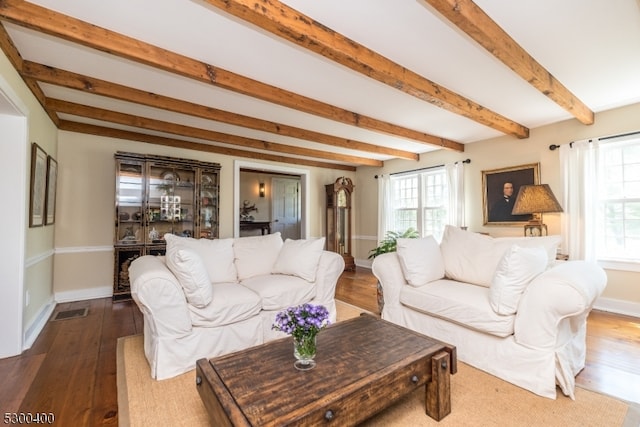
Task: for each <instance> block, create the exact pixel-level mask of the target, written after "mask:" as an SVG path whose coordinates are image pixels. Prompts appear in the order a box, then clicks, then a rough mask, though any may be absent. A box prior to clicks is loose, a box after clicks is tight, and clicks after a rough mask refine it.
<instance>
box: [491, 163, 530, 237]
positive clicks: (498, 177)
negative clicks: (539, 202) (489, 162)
mask: <svg viewBox="0 0 640 427" xmlns="http://www.w3.org/2000/svg"><path fill="white" fill-rule="evenodd" d="M509 184H510V186H511V189H509ZM534 184H535V185H537V184H540V163H529V164H526V165H519V166H512V167H507V168H501V169H492V170H486V171H482V208H483V224H484V225H519V226H522V224H526V223H527V222H528V221H529V220H530V219H531V215H513V214H511V209H513V204H514V203H515V201H516V197H517V196H518V190H519V189H520V187H521V186H522V185H534ZM509 193H510V194H509Z"/></svg>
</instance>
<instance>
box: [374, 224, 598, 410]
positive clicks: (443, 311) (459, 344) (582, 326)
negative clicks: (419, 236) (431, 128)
mask: <svg viewBox="0 0 640 427" xmlns="http://www.w3.org/2000/svg"><path fill="white" fill-rule="evenodd" d="M470 234H472V233H470ZM477 236H478V235H474V236H471V239H472V240H473V244H472V245H476V246H477V245H478V244H480V245H482V246H484V247H485V250H487V248H490V245H489V243H490V242H491V240H490V239H491V238H488V237H487V236H482V237H481V238H480V239H478V238H477ZM459 237H460V236H459ZM462 238H464V236H462ZM523 239H525V238H522V239H510V240H511V241H510V242H509V243H510V244H518V245H520V246H525V245H526V246H529V247H531V246H532V245H534V243H535V241H534V240H528V239H527V240H525V241H524V242H525V245H523V244H522V241H523ZM530 239H536V238H530ZM495 240H496V244H497V247H498V249H497V250H499V251H504V245H505V244H506V243H507V240H506V239H495ZM451 243H452V242H449V246H448V248H447V249H448V250H447V252H446V255H445V252H444V251H443V257H444V261H443V262H444V264H445V266H446V265H447V263H448V265H449V266H455V271H456V274H465V271H464V266H465V264H468V263H473V262H486V260H487V259H489V258H491V254H486V253H482V254H478V257H477V258H475V259H474V258H473V257H472V256H471V255H470V254H469V252H468V251H466V250H462V251H458V252H456V251H454V250H452V249H453V247H461V246H464V245H462V242H461V241H458V242H456V244H455V245H451ZM541 243H542V242H541ZM545 243H547V242H545ZM543 246H545V245H544V244H543ZM458 254H459V255H460V256H461V257H464V258H465V259H458V260H452V259H450V258H451V257H455V256H457V255H458ZM447 257H449V259H448V260H447V259H446V258H447ZM429 262H432V261H429ZM493 264H497V262H492V265H493ZM485 268H486V264H485V265H484V266H476V267H475V268H471V269H470V270H468V271H471V272H472V273H473V274H476V277H481V278H482V283H477V284H470V283H465V282H461V281H456V280H451V278H446V279H443V280H435V281H433V282H430V283H428V284H426V285H424V286H421V287H415V286H411V285H409V283H408V281H407V279H406V278H405V276H404V274H403V269H402V265H401V262H400V260H399V256H398V254H397V253H388V254H383V255H380V256H378V257H376V258H375V259H374V261H373V266H372V269H373V274H374V275H375V276H376V278H377V279H378V281H379V283H380V284H381V286H382V290H383V298H384V308H383V311H382V318H383V319H385V320H388V321H391V322H393V323H396V324H399V325H401V326H404V327H407V328H409V329H412V330H415V331H417V332H420V333H423V334H425V335H428V336H431V337H433V338H436V339H438V340H441V341H444V342H447V343H449V344H452V345H454V346H456V349H457V355H458V358H459V360H461V361H463V362H465V363H468V364H470V365H472V366H474V367H476V368H478V369H481V370H483V371H486V372H488V373H490V374H493V375H495V376H497V377H500V378H502V379H504V380H506V381H508V382H510V383H513V384H515V385H518V386H520V387H522V388H525V389H527V390H530V391H532V392H533V393H536V394H538V395H540V396H544V397H548V398H551V399H555V398H556V384H557V385H558V386H560V389H561V390H562V392H563V393H564V394H565V395H567V396H570V397H571V398H572V399H573V398H574V388H575V376H576V375H577V374H578V372H580V370H582V369H583V368H584V365H585V355H586V342H585V336H586V319H587V316H588V314H589V312H590V311H591V308H592V306H593V303H594V301H595V300H596V298H597V297H598V296H599V295H600V294H601V293H602V291H603V290H604V288H605V286H606V281H607V279H606V275H605V273H604V270H602V268H600V267H599V266H597V264H595V263H590V262H585V261H566V262H561V263H557V264H554V265H553V266H552V267H550V268H549V269H547V270H546V271H544V272H542V273H541V274H540V275H538V276H537V277H535V278H534V279H533V280H532V281H531V282H530V283H529V284H528V286H527V287H526V289H525V290H524V292H523V294H522V296H521V297H520V300H519V302H518V305H517V311H516V313H515V314H512V315H506V316H505V315H500V314H498V313H496V312H495V311H494V310H493V309H492V307H491V304H490V299H489V292H490V289H489V288H488V287H486V286H487V285H486V279H487V277H488V276H489V275H488V274H487V272H486V270H485ZM468 271H467V272H468ZM478 272H482V273H481V274H477V273H478Z"/></svg>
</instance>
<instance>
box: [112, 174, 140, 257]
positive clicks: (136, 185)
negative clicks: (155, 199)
mask: <svg viewBox="0 0 640 427" xmlns="http://www.w3.org/2000/svg"><path fill="white" fill-rule="evenodd" d="M116 173H117V177H116V243H118V244H136V243H142V242H143V241H144V236H143V235H142V234H143V232H144V218H143V200H144V175H143V164H142V162H126V161H121V162H118V163H117V170H116Z"/></svg>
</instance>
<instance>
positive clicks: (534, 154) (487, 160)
mask: <svg viewBox="0 0 640 427" xmlns="http://www.w3.org/2000/svg"><path fill="white" fill-rule="evenodd" d="M638 117H640V104H635V105H632V106H628V107H624V108H618V109H614V110H609V111H606V112H602V113H598V114H596V120H595V124H593V125H591V126H585V125H582V124H580V123H579V122H578V121H577V120H573V119H572V120H567V121H564V122H560V123H556V124H552V125H548V126H543V127H539V128H536V129H532V130H531V134H530V137H529V138H528V139H523V140H518V139H515V138H513V137H509V136H503V137H499V138H493V139H489V140H486V141H481V142H477V143H473V144H467V145H466V146H465V152H464V153H455V152H450V151H444V150H438V151H435V152H432V153H426V154H424V155H422V156H421V159H420V161H419V162H417V163H416V162H410V161H403V160H394V161H388V162H385V166H384V167H383V168H370V167H362V168H358V172H357V178H356V185H357V188H358V191H356V193H355V198H356V204H357V206H358V207H359V211H360V212H361V213H363V214H362V215H361V216H359V217H358V221H356V233H357V235H358V244H357V246H356V248H357V252H356V258H357V259H358V261H359V263H360V264H366V262H367V261H366V258H367V254H368V251H369V250H370V249H372V248H373V247H375V246H376V238H375V236H376V230H377V214H376V212H377V202H378V199H377V182H376V179H375V178H374V176H375V175H376V174H383V173H384V174H387V173H392V172H398V171H403V170H409V169H415V168H419V167H424V166H433V165H438V164H443V163H449V162H453V161H457V160H463V159H466V158H469V159H471V164H469V165H467V168H466V169H465V191H466V195H467V196H466V221H467V225H468V227H469V229H470V230H472V231H481V232H487V233H490V234H491V235H492V236H519V235H522V233H523V230H522V227H521V226H517V227H512V226H509V227H498V226H484V225H483V218H482V171H483V170H491V169H497V168H502V167H509V166H515V165H523V164H528V163H538V162H539V163H540V180H541V183H545V184H549V185H550V186H551V188H552V190H553V192H554V193H555V194H556V196H557V197H558V199H559V200H562V196H563V194H562V188H561V185H560V163H559V151H558V150H555V151H551V150H549V148H548V147H549V145H551V144H565V143H568V142H570V141H575V140H580V139H587V138H593V137H599V136H606V135H612V134H619V133H626V132H633V131H638V130H640V122H639V121H638ZM364 213H366V214H364ZM560 215H561V214H546V215H544V218H543V219H544V222H545V223H546V224H547V226H548V227H549V234H560V233H561V230H560ZM607 275H608V279H609V280H608V286H607V288H606V289H605V292H604V294H603V297H605V298H609V299H612V300H621V301H625V302H630V303H632V304H636V305H639V304H640V273H637V272H625V271H614V270H607ZM638 314H640V312H639V313H638Z"/></svg>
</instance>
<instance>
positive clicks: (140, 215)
mask: <svg viewBox="0 0 640 427" xmlns="http://www.w3.org/2000/svg"><path fill="white" fill-rule="evenodd" d="M133 219H134V220H135V221H140V220H141V219H142V212H136V213H134V214H133Z"/></svg>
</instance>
